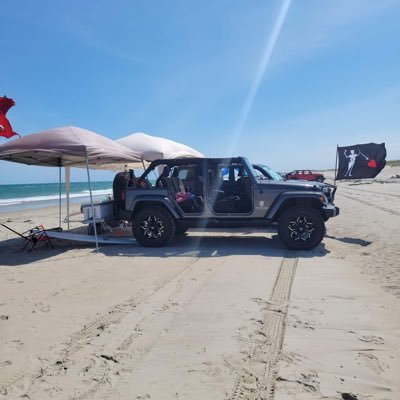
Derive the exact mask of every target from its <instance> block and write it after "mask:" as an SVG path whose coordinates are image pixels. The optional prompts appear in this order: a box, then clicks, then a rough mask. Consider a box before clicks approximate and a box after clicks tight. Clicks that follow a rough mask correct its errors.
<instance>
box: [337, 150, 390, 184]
mask: <svg viewBox="0 0 400 400" xmlns="http://www.w3.org/2000/svg"><path fill="white" fill-rule="evenodd" d="M337 156H338V160H339V167H338V170H337V174H336V179H337V180H338V179H363V178H375V176H377V175H378V174H379V172H381V171H382V169H383V167H384V166H385V165H386V160H385V159H386V148H385V143H381V144H377V143H366V144H355V145H354V146H347V147H338V148H337Z"/></svg>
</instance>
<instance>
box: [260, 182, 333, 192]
mask: <svg viewBox="0 0 400 400" xmlns="http://www.w3.org/2000/svg"><path fill="white" fill-rule="evenodd" d="M257 182H258V185H259V186H261V187H265V188H267V187H269V188H281V189H283V190H309V191H311V190H315V191H322V188H323V187H326V186H330V185H327V184H326V183H321V182H313V181H298V180H288V181H274V180H259V181H257Z"/></svg>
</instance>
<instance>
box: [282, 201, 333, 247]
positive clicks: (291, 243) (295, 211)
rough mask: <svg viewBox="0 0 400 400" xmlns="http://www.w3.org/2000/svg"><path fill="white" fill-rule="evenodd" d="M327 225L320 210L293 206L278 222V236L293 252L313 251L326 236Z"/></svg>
mask: <svg viewBox="0 0 400 400" xmlns="http://www.w3.org/2000/svg"><path fill="white" fill-rule="evenodd" d="M325 231H326V230H325V223H324V221H323V219H322V216H321V214H320V212H319V211H318V210H316V209H315V208H311V207H304V206H293V207H290V208H288V209H287V210H286V211H284V212H283V213H282V215H281V217H280V218H279V221H278V236H279V239H280V240H281V241H282V243H283V244H284V245H285V246H286V247H288V248H289V249H292V250H311V249H313V248H314V247H316V246H318V245H319V244H320V243H321V241H322V239H323V237H324V235H325Z"/></svg>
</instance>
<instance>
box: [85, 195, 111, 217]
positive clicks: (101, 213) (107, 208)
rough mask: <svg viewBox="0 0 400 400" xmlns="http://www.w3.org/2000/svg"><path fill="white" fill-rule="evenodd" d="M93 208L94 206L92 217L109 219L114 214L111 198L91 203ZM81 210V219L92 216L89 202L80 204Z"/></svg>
mask: <svg viewBox="0 0 400 400" xmlns="http://www.w3.org/2000/svg"><path fill="white" fill-rule="evenodd" d="M93 208H94V217H95V219H97V220H106V219H110V218H112V217H113V215H114V201H113V200H109V201H103V202H101V203H93ZM81 212H82V213H83V219H84V220H85V221H86V220H90V219H92V218H93V212H92V205H91V204H90V203H88V204H82V205H81Z"/></svg>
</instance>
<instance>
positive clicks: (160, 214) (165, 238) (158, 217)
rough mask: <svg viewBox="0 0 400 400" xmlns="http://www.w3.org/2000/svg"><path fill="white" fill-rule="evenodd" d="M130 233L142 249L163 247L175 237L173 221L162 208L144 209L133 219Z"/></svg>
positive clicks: (150, 207)
mask: <svg viewBox="0 0 400 400" xmlns="http://www.w3.org/2000/svg"><path fill="white" fill-rule="evenodd" d="M132 232H133V235H134V236H135V239H136V240H137V241H138V242H139V243H140V244H141V245H142V246H144V247H161V246H165V245H166V244H167V243H168V242H169V241H170V240H171V239H172V238H173V237H174V236H175V220H174V217H173V216H172V215H171V213H170V212H169V211H167V210H166V209H165V208H163V207H160V206H149V207H145V208H143V209H141V210H140V211H139V212H138V213H137V214H136V215H135V217H134V218H133V221H132Z"/></svg>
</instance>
